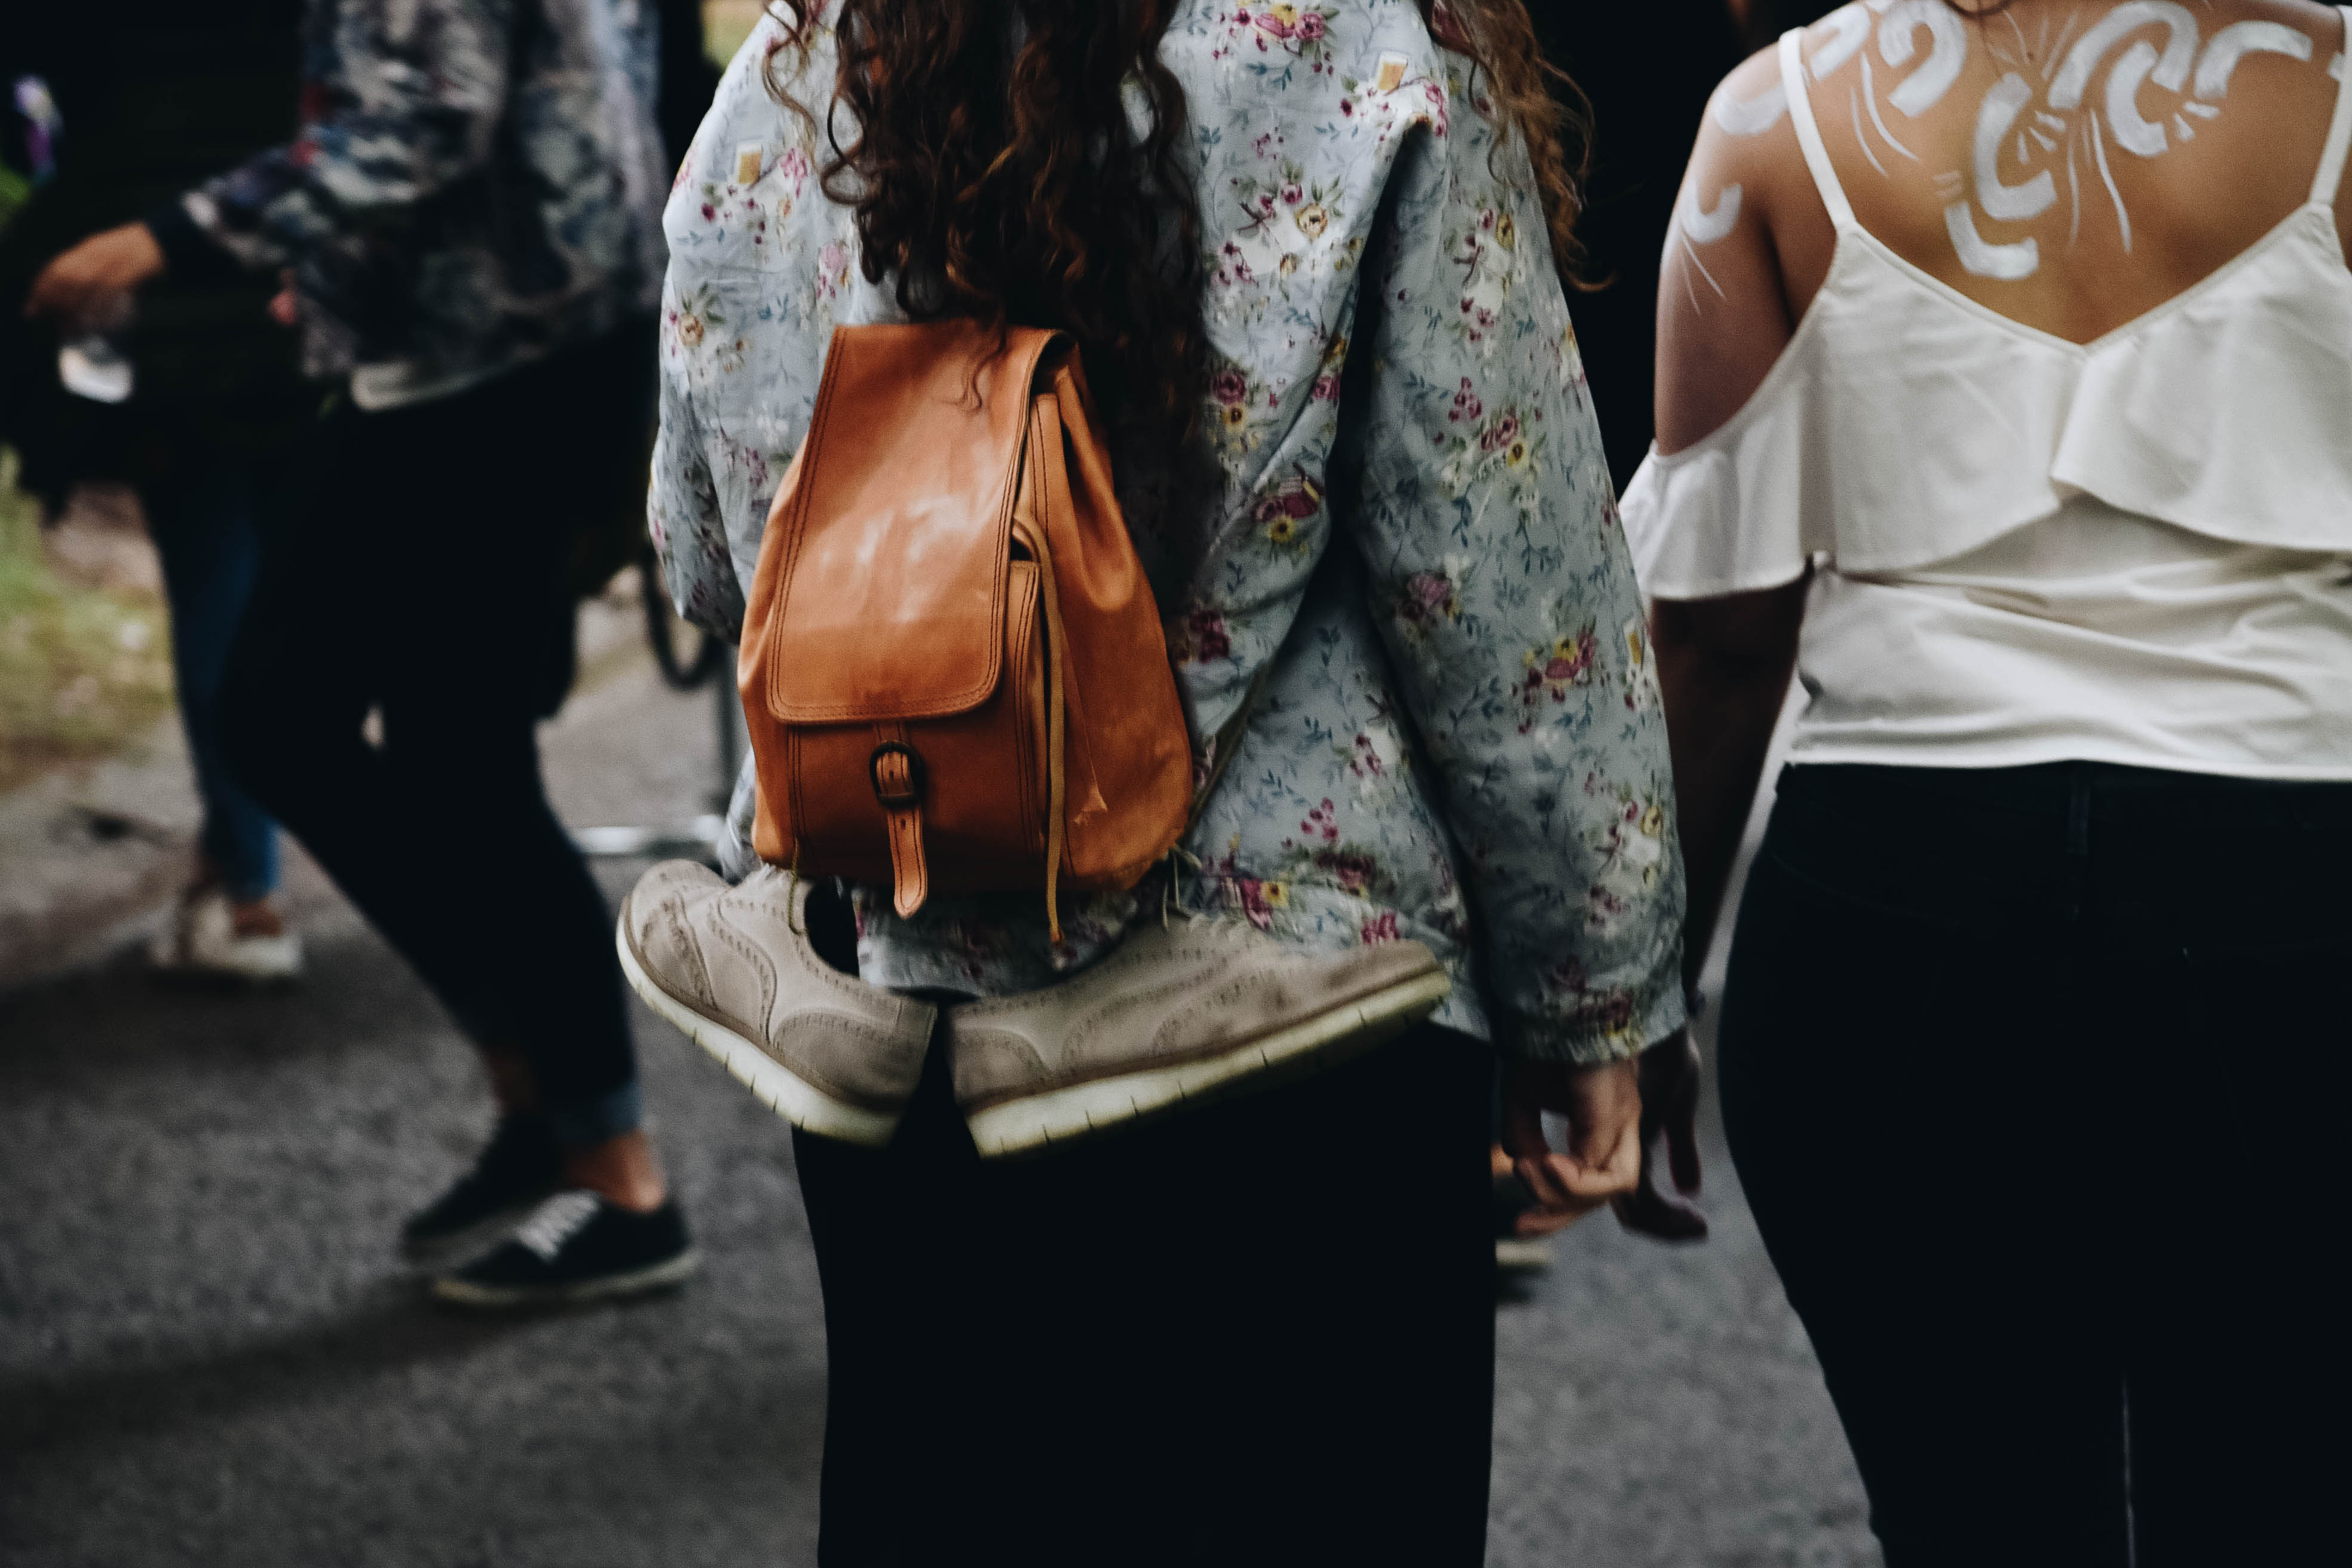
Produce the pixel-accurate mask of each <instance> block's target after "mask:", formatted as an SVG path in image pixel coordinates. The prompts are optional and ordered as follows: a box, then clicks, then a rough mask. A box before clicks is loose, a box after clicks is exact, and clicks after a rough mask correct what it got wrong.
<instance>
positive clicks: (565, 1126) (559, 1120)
mask: <svg viewBox="0 0 2352 1568" xmlns="http://www.w3.org/2000/svg"><path fill="white" fill-rule="evenodd" d="M546 1116H547V1122H548V1127H549V1129H550V1130H551V1131H553V1132H554V1134H555V1141H556V1142H558V1143H560V1144H562V1146H563V1147H565V1148H567V1149H579V1148H584V1147H585V1146H587V1145H588V1144H591V1143H602V1142H604V1141H605V1140H606V1139H608V1138H618V1137H619V1136H621V1134H623V1133H625V1132H635V1131H636V1130H637V1129H638V1128H639V1127H640V1126H642V1125H644V1123H645V1120H646V1099H645V1094H644V1092H643V1091H642V1089H640V1088H639V1087H638V1084H637V1080H636V1079H630V1080H629V1081H628V1082H626V1083H625V1084H623V1085H622V1086H621V1087H620V1088H618V1089H614V1090H613V1091H612V1092H611V1093H610V1094H601V1095H598V1096H597V1097H596V1098H595V1099H593V1100H581V1101H580V1102H578V1103H577V1104H573V1105H551V1106H549V1107H547V1109H546Z"/></svg>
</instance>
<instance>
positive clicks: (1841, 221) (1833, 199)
mask: <svg viewBox="0 0 2352 1568" xmlns="http://www.w3.org/2000/svg"><path fill="white" fill-rule="evenodd" d="M1804 36H1805V30H1804V29H1803V28H1802V27H1791V28H1790V29H1789V30H1788V31H1787V32H1785V33H1783V34H1781V35H1780V90H1781V91H1782V92H1783V93H1786V94H1787V95H1788V99H1789V119H1790V121H1791V122H1793V123H1794V124H1795V126H1796V127H1797V145H1798V146H1800V147H1801V148H1803V149H1804V150H1805V167H1807V168H1808V169H1811V171H1812V172H1813V188H1814V189H1815V190H1817V191H1819V192H1820V193H1821V195H1822V205H1823V206H1825V207H1827V208H1828V209H1829V212H1830V222H1831V224H1832V225H1833V226H1836V227H1837V228H1839V229H1849V228H1852V227H1853V205H1852V204H1851V203H1849V202H1848V201H1847V200H1846V199H1845V187H1844V186H1843V185H1842V184H1838V177H1837V171H1836V170H1835V169H1833V168H1832V167H1831V166H1830V150H1829V149H1828V148H1827V147H1824V146H1823V145H1822V128H1821V126H1820V125H1819V124H1817V123H1815V121H1814V120H1813V100H1812V98H1811V94H1809V93H1808V92H1807V91H1806V90H1805V62H1804V60H1803V59H1802V58H1801V57H1800V56H1799V54H1798V46H1799V44H1800V43H1801V42H1802V40H1803V38H1804ZM2339 118H2340V116H2339ZM2336 153H2337V162H2338V163H2341V162H2342V153H2343V148H2342V147H2341V146H2337V147H2336Z"/></svg>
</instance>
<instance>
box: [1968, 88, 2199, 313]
mask: <svg viewBox="0 0 2352 1568" xmlns="http://www.w3.org/2000/svg"><path fill="white" fill-rule="evenodd" d="M2032 100H2033V88H2032V84H2031V83H2030V82H2028V81H2027V80H2026V79H2024V78H2023V77H2021V76H2020V75H2018V74H2017V73H2016V72H2015V71H2011V72H2010V73H2009V74H2008V75H2006V76H2004V77H2002V78H2001V79H2000V80H1999V81H1997V82H1995V83H1993V85H1992V90H1991V91H1990V92H1988V93H1986V94H1985V100H1984V107H1983V108H1981V109H1979V110H1977V132H1976V146H1975V152H1976V158H1975V163H1976V180H1977V201H1978V204H1979V205H1981V206H1982V207H1983V208H1984V210H1985V216H1987V217H1989V218H1992V219H1994V220H1995V221H1997V222H2000V223H2022V222H2024V221H2025V220H2026V219H2027V218H2033V217H2040V216H2042V214H2043V213H2045V212H2048V211H2049V210H2050V208H2051V207H2052V206H2053V205H2054V204H2055V203H2056V202H2057V200H2058V182H2057V181H2056V180H2054V179H2053V178H2051V175H2050V171H2049V170H2047V169H2044V170H2042V172H2041V173H2040V174H2036V175H2034V176H2033V178H2032V179H2030V180H2028V181H2026V182H2025V183H2024V184H2018V185H2011V184H2002V183H2001V178H2000V142H2001V138H2002V137H2004V136H2007V135H2008V134H2009V128H2010V127H2011V125H2014V124H2015V123H2016V122H2017V117H2018V115H2019V113H2020V112H2021V111H2022V110H2024V108H2025V106H2026V105H2027V104H2028V103H2031V102H2032ZM2161 134H2162V132H2158V135H2161ZM1975 233H1976V227H1975V226H1974V225H1973V224H1971V225H1970V226H1969V234H1970V235H1971V236H1974V235H1975ZM1979 243H1981V242H1979ZM1962 264H1963V265H1966V258H1962ZM1969 270H1971V271H1974V270H1975V268H1969Z"/></svg>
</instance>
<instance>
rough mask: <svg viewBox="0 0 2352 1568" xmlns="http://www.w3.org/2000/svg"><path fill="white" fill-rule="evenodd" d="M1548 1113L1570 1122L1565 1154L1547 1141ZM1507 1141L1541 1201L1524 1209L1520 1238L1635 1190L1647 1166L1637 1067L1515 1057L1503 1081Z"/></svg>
mask: <svg viewBox="0 0 2352 1568" xmlns="http://www.w3.org/2000/svg"><path fill="white" fill-rule="evenodd" d="M1546 1111H1550V1112H1551V1113H1552V1114H1553V1115H1555V1116H1558V1117H1560V1118H1562V1119H1563V1120H1565V1121H1567V1123H1568V1138H1567V1143H1568V1152H1566V1153H1561V1152H1558V1151H1556V1150H1554V1149H1553V1148H1552V1147H1551V1146H1550V1144H1549V1143H1548V1142H1546V1141H1545V1139H1544V1129H1543V1116H1544V1112H1546ZM1503 1146H1504V1147H1505V1148H1506V1149H1507V1150H1508V1151H1509V1152H1510V1154H1511V1168H1512V1169H1513V1170H1514V1171H1516V1172H1517V1173H1518V1178H1519V1180H1520V1181H1521V1182H1523V1183H1524V1184H1526V1185H1527V1189H1528V1194H1530V1195H1531V1196H1533V1197H1534V1199H1535V1201H1536V1206H1535V1207H1534V1208H1531V1209H1529V1210H1528V1211H1527V1212H1526V1213H1524V1214H1522V1215H1519V1219H1518V1226H1517V1228H1518V1233H1519V1234H1520V1235H1521V1236H1549V1235H1550V1234H1551V1233H1552V1232H1553V1231H1556V1230H1560V1229H1564V1228H1565V1227H1567V1226H1570V1225H1573V1224H1574V1223H1575V1222H1576V1221H1578V1220H1580V1219H1581V1218H1583V1217H1584V1216H1585V1215H1588V1214H1591V1212H1592V1211H1593V1210H1594V1209H1597V1208H1599V1207H1600V1206H1601V1205H1603V1204H1605V1203H1607V1202H1609V1201H1610V1200H1611V1199H1612V1198H1614V1197H1616V1196H1618V1195H1619V1194H1625V1193H1631V1192H1632V1191H1633V1189H1634V1186H1635V1184H1637V1183H1638V1182H1639V1180H1640V1178H1641V1171H1642V1089H1641V1083H1640V1079H1639V1075H1638V1073H1637V1071H1636V1069H1635V1068H1634V1065H1633V1063H1632V1062H1610V1063H1607V1064H1606V1065H1604V1066H1601V1067H1571V1066H1570V1065H1569V1064H1567V1063H1565V1062H1517V1063H1514V1064H1513V1065H1512V1067H1511V1068H1510V1070H1509V1072H1508V1073H1507V1074H1506V1075H1505V1077H1504V1079H1503Z"/></svg>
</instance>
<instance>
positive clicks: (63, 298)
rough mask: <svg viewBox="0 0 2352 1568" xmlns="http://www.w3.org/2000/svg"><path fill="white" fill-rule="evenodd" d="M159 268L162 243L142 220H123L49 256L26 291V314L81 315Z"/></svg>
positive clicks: (156, 275)
mask: <svg viewBox="0 0 2352 1568" xmlns="http://www.w3.org/2000/svg"><path fill="white" fill-rule="evenodd" d="M162 276H163V247H161V246H159V245H157V244H156V243H155V237H154V235H153V234H152V233H151V232H149V230H148V227H147V226H146V225H145V224H143V223H126V224H124V225H123V226H121V227H120V228H110V229H107V230H106V231H104V232H103V233H100V234H93V235H91V236H90V237H89V238H88V239H85V240H83V241H82V242H81V243H80V244H79V245H77V246H75V247H73V248H72V249H71V250H68V251H66V252H65V253H64V254H62V255H59V256H56V257H52V258H50V260H49V264H48V265H47V267H44V268H41V273H40V276H39V277H37V278H36V279H33V287H32V289H31V291H30V292H29V293H27V294H26V296H25V314H26V315H27V316H59V317H62V318H64V319H65V320H66V321H84V320H87V319H89V318H91V317H94V316H96V315H97V314H98V311H99V308H100V306H102V305H103V304H104V303H105V302H106V301H107V300H110V299H111V298H113V297H114V296H116V295H118V294H128V293H130V292H131V290H132V289H137V288H138V287H139V286H140V285H141V284H142V283H145V282H148V281H150V280H151V279H155V278H160V277H162Z"/></svg>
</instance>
